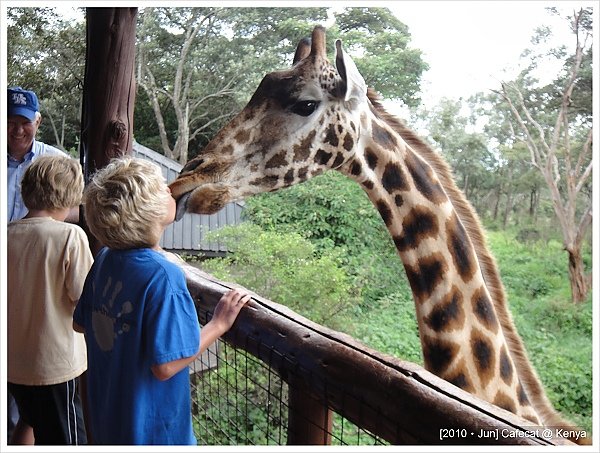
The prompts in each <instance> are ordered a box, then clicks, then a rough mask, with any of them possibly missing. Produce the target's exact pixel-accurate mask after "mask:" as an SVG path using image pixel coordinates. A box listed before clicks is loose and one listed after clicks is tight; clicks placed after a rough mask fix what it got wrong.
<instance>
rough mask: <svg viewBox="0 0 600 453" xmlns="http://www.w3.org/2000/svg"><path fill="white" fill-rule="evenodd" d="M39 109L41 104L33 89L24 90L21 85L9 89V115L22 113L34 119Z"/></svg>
mask: <svg viewBox="0 0 600 453" xmlns="http://www.w3.org/2000/svg"><path fill="white" fill-rule="evenodd" d="M39 111H40V104H39V102H38V98H37V96H36V94H35V93H34V92H33V91H28V90H24V89H23V88H21V87H12V88H9V89H8V116H12V115H20V116H24V117H25V118H27V119H28V120H29V121H33V120H35V114H36V112H39Z"/></svg>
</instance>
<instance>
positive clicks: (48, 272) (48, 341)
mask: <svg viewBox="0 0 600 453" xmlns="http://www.w3.org/2000/svg"><path fill="white" fill-rule="evenodd" d="M6 242H7V252H8V253H7V255H8V256H7V274H8V275H7V278H8V285H7V295H8V297H7V300H8V316H7V326H8V381H9V382H12V383H15V384H23V385H51V384H58V383H61V382H66V381H68V380H70V379H73V378H75V377H77V376H79V375H81V373H83V372H84V371H85V370H86V369H87V357H86V347H85V339H84V337H83V335H82V334H80V333H77V332H75V331H74V330H73V311H74V310H75V305H76V303H77V300H78V299H79V296H80V295H81V291H82V289H83V283H84V281H85V277H86V275H87V273H88V271H89V269H90V267H91V265H92V262H93V257H92V254H91V252H90V249H89V246H88V240H87V237H86V235H85V233H84V232H83V230H82V229H81V228H80V227H79V226H77V225H73V224H69V223H65V222H59V221H55V220H53V219H52V218H50V217H35V218H31V219H21V220H18V221H16V222H12V223H9V224H8V229H7V241H6Z"/></svg>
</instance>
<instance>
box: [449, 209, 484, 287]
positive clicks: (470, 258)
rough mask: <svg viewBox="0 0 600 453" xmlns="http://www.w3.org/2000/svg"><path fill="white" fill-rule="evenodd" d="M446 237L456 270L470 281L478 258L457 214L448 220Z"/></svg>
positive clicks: (464, 279) (465, 279) (466, 281)
mask: <svg viewBox="0 0 600 453" xmlns="http://www.w3.org/2000/svg"><path fill="white" fill-rule="evenodd" d="M446 237H447V240H448V250H449V251H450V253H451V255H452V260H453V261H454V265H455V267H456V270H457V271H458V274H459V275H460V276H461V278H462V279H463V281H464V282H465V283H468V282H469V281H471V279H472V278H473V274H475V272H476V270H477V264H476V258H475V254H474V253H473V247H472V246H471V244H470V242H469V238H468V236H467V233H466V231H465V229H464V227H463V225H462V223H461V222H460V221H459V220H458V217H456V214H453V215H452V216H450V218H449V219H448V220H447V221H446Z"/></svg>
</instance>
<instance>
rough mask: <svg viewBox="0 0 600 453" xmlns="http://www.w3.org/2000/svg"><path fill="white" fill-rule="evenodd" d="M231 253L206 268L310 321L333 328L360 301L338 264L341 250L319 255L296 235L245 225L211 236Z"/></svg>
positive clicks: (325, 251) (331, 250)
mask: <svg viewBox="0 0 600 453" xmlns="http://www.w3.org/2000/svg"><path fill="white" fill-rule="evenodd" d="M210 240H215V241H220V242H222V243H224V244H226V245H227V248H228V250H230V251H231V252H232V253H231V254H230V255H228V256H227V257H225V258H214V259H210V260H207V261H205V262H204V263H203V265H202V267H203V268H204V269H205V270H206V271H208V272H211V273H213V274H214V275H216V276H217V277H219V278H221V279H223V280H229V281H234V282H236V283H239V284H241V285H243V286H245V287H247V288H249V289H252V290H253V291H255V292H256V293H258V294H260V295H262V296H264V297H266V298H268V299H271V300H273V301H275V302H278V303H280V304H284V305H286V306H288V307H290V308H291V309H292V310H294V311H296V312H297V313H299V314H301V315H303V316H305V317H307V318H310V319H311V320H313V321H315V322H318V323H321V324H325V325H329V326H330V327H335V325H336V320H337V319H338V317H337V316H336V315H338V314H339V313H341V312H343V311H345V310H347V309H348V307H350V306H351V305H353V304H355V303H356V301H357V296H358V295H359V294H358V292H357V288H355V287H354V286H353V285H352V283H351V280H350V279H349V277H348V275H347V274H346V272H345V270H344V269H343V268H342V266H341V264H340V258H339V252H338V251H337V250H336V249H328V250H324V251H322V252H321V253H320V254H317V253H316V250H315V246H314V245H313V244H311V243H310V242H309V241H307V240H306V239H304V238H303V237H302V236H300V235H299V234H297V233H278V232H275V231H265V230H263V229H261V228H260V227H259V226H257V225H253V224H251V223H249V222H245V223H243V224H241V225H239V226H235V227H225V228H223V229H221V230H219V231H217V232H215V233H212V234H211V238H210Z"/></svg>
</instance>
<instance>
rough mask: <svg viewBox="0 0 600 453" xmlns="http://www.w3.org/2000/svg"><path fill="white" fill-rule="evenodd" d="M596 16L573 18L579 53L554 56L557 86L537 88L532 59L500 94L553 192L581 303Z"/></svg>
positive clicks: (585, 279) (585, 12)
mask: <svg viewBox="0 0 600 453" xmlns="http://www.w3.org/2000/svg"><path fill="white" fill-rule="evenodd" d="M591 15H592V10H591V8H590V9H582V10H580V11H579V12H576V13H574V14H573V16H572V17H571V18H569V24H570V27H571V30H572V32H573V35H574V41H575V46H574V51H573V53H571V54H568V53H566V52H565V51H564V50H561V49H559V51H557V52H552V51H551V52H552V54H555V55H556V56H558V57H559V58H561V59H562V60H563V61H564V66H563V71H562V72H561V74H559V75H558V77H557V78H556V79H555V81H554V82H553V83H551V84H549V85H548V86H544V87H541V88H535V87H533V86H532V85H531V78H530V76H529V74H530V71H531V69H532V68H535V67H536V64H537V61H536V59H532V64H531V66H530V68H527V69H526V70H525V71H524V73H523V74H522V75H521V76H520V77H519V78H518V79H517V80H516V81H514V82H510V83H503V84H502V91H501V92H500V93H499V94H500V96H501V97H502V99H503V100H504V101H505V102H506V104H507V105H508V106H509V108H510V111H511V113H512V119H513V121H512V123H513V125H514V126H513V130H514V136H515V139H516V140H521V141H522V142H523V143H525V145H526V147H527V149H528V150H529V153H530V162H531V165H533V167H535V168H536V169H537V170H539V172H540V173H541V175H542V176H543V179H544V182H545V184H546V185H547V187H548V189H549V192H550V197H551V200H552V205H553V208H554V213H555V215H556V218H557V220H558V223H559V225H560V228H561V232H562V236H563V245H564V248H565V250H566V251H567V253H568V255H569V259H568V262H569V279H570V281H571V295H572V300H573V302H575V303H581V302H582V301H584V300H585V298H586V297H587V294H588V291H589V290H590V286H591V274H587V272H586V268H585V265H584V262H583V256H582V244H583V241H584V239H585V237H586V233H587V231H588V229H589V227H590V226H591V223H592V197H591V190H590V185H591V174H592V165H593V160H592V135H593V133H592V117H591V109H590V108H589V107H591V104H590V103H589V102H588V100H586V99H588V97H587V96H589V95H590V94H591V78H589V75H590V72H589V66H590V64H591V62H590V61H589V60H588V58H589V57H590V56H591V55H592V45H591V41H592V28H591ZM542 35H543V34H542ZM540 36H541V35H540V33H538V34H537V35H536V38H539V37H540ZM588 43H589V47H588ZM579 89H580V90H581V91H582V92H579Z"/></svg>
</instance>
